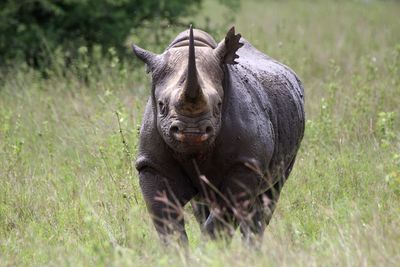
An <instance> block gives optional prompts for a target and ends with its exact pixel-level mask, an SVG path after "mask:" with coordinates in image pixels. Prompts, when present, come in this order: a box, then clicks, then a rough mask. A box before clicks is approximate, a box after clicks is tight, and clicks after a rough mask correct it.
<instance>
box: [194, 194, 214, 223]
mask: <svg viewBox="0 0 400 267" xmlns="http://www.w3.org/2000/svg"><path fill="white" fill-rule="evenodd" d="M190 205H191V206H192V209H193V214H194V216H195V218H196V221H197V222H198V224H199V225H200V227H202V225H203V224H204V223H205V222H206V220H207V218H208V216H209V215H210V209H209V208H208V205H207V204H206V203H204V201H203V200H202V199H201V198H200V197H199V196H196V197H194V198H193V199H192V200H191V201H190Z"/></svg>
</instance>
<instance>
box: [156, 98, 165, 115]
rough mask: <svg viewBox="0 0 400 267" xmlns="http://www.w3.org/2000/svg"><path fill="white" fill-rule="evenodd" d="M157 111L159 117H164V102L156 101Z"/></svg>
mask: <svg viewBox="0 0 400 267" xmlns="http://www.w3.org/2000/svg"><path fill="white" fill-rule="evenodd" d="M158 110H159V112H160V114H161V115H165V114H166V113H167V108H166V107H165V105H164V102H162V101H161V100H160V101H158Z"/></svg>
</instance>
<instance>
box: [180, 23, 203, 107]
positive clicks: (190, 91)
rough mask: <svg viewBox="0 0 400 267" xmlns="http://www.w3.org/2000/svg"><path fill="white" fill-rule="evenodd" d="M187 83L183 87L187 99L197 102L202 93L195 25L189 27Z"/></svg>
mask: <svg viewBox="0 0 400 267" xmlns="http://www.w3.org/2000/svg"><path fill="white" fill-rule="evenodd" d="M186 75H187V76H186V83H185V87H184V89H183V94H184V97H185V100H189V101H190V102H195V101H196V100H197V99H198V98H199V96H200V95H201V94H202V92H201V89H200V85H199V80H198V78H197V69H196V56H195V49H194V38H193V27H192V25H190V28H189V59H188V68H187V72H186Z"/></svg>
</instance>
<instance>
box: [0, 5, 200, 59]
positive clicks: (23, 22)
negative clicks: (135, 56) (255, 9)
mask: <svg viewBox="0 0 400 267" xmlns="http://www.w3.org/2000/svg"><path fill="white" fill-rule="evenodd" d="M201 1H202V0H20V1H14V0H1V1H0V57H1V59H2V60H1V61H2V62H4V61H7V60H10V59H11V60H14V59H21V58H22V59H25V60H26V61H27V62H28V63H30V64H31V65H36V66H37V65H40V63H42V61H43V60H46V58H48V57H46V55H48V54H49V53H51V52H52V51H53V50H54V49H56V48H57V47H62V48H63V49H64V50H65V51H76V49H77V47H80V46H88V47H89V49H90V47H92V46H93V45H94V44H101V45H102V46H103V47H105V48H107V47H115V48H116V50H117V51H118V52H123V51H124V50H125V48H124V41H125V38H126V37H127V36H128V35H129V33H130V30H131V29H132V28H135V27H140V26H141V25H143V23H147V22H152V21H154V20H160V19H162V20H163V21H166V22H167V23H169V24H176V23H177V22H178V21H179V17H181V16H184V15H187V14H188V12H189V11H190V10H192V9H194V8H196V7H199V6H200V2H201Z"/></svg>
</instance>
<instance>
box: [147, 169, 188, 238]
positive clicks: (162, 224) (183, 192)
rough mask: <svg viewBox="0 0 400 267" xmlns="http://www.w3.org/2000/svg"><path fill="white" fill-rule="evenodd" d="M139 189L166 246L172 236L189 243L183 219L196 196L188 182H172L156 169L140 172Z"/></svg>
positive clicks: (180, 180) (182, 180)
mask: <svg viewBox="0 0 400 267" xmlns="http://www.w3.org/2000/svg"><path fill="white" fill-rule="evenodd" d="M139 179H140V180H139V181H140V187H141V190H142V193H143V197H144V200H145V202H146V206H147V209H148V211H149V212H150V214H151V217H152V219H153V223H154V226H155V228H156V230H157V232H158V234H159V236H160V238H161V240H162V241H163V242H164V243H168V242H169V241H170V239H171V237H173V236H178V241H179V242H180V243H181V244H183V245H186V244H187V243H188V238H187V234H186V231H185V223H184V218H183V207H184V206H185V204H186V203H187V202H188V201H189V200H190V199H191V198H192V197H193V195H194V194H195V191H194V189H193V188H192V186H191V185H190V184H188V183H187V182H185V179H170V178H167V177H165V176H164V175H162V174H160V173H159V172H157V171H156V170H154V169H151V168H145V169H143V170H141V171H140V172H139Z"/></svg>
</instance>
